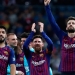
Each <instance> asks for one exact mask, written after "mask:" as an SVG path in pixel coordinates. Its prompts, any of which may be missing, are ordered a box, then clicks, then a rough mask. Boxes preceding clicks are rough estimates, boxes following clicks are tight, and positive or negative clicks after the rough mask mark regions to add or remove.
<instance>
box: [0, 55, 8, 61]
mask: <svg viewBox="0 0 75 75" xmlns="http://www.w3.org/2000/svg"><path fill="white" fill-rule="evenodd" d="M0 59H3V60H8V57H7V56H4V55H0Z"/></svg>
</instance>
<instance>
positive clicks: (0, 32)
mask: <svg viewBox="0 0 75 75" xmlns="http://www.w3.org/2000/svg"><path fill="white" fill-rule="evenodd" d="M5 38H6V31H5V30H4V29H2V28H0V43H2V42H4V41H5Z"/></svg>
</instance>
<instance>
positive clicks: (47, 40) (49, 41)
mask: <svg viewBox="0 0 75 75" xmlns="http://www.w3.org/2000/svg"><path fill="white" fill-rule="evenodd" d="M41 35H42V37H43V38H44V39H45V40H46V42H47V44H48V45H53V42H52V40H51V39H50V38H49V37H48V36H47V35H46V33H45V32H42V33H41Z"/></svg>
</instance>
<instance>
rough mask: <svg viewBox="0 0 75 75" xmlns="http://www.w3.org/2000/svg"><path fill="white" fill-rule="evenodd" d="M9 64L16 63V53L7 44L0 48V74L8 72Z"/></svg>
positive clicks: (3, 74)
mask: <svg viewBox="0 0 75 75" xmlns="http://www.w3.org/2000/svg"><path fill="white" fill-rule="evenodd" d="M8 64H9V65H11V64H15V55H14V51H13V50H12V49H11V48H9V47H8V46H5V47H3V48H0V75H6V74H7V66H8Z"/></svg>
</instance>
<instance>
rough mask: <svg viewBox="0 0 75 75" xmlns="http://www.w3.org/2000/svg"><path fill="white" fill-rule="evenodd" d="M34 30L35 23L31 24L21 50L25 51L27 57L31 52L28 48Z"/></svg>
mask: <svg viewBox="0 0 75 75" xmlns="http://www.w3.org/2000/svg"><path fill="white" fill-rule="evenodd" d="M34 32H35V23H33V24H32V28H31V33H30V35H29V36H28V38H27V39H26V41H25V42H24V45H23V51H24V53H25V56H26V58H28V57H29V56H30V53H31V51H30V50H29V44H30V42H31V39H32V37H33V36H34Z"/></svg>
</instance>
